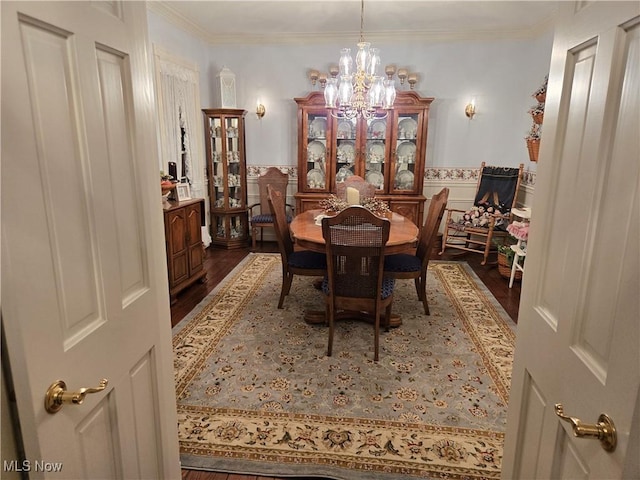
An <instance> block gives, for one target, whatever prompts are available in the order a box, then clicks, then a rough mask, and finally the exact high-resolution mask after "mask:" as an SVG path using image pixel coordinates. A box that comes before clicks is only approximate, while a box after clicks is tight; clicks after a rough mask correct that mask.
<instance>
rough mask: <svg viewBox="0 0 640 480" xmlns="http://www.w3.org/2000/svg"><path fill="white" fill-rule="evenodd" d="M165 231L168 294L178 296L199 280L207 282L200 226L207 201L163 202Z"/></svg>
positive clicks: (172, 296) (203, 222)
mask: <svg viewBox="0 0 640 480" xmlns="http://www.w3.org/2000/svg"><path fill="white" fill-rule="evenodd" d="M163 210H164V233H165V242H166V247H167V270H168V276H169V295H170V296H171V303H172V304H173V303H175V301H176V295H178V293H180V292H181V291H182V290H183V289H185V288H187V287H188V286H189V285H191V284H192V283H194V282H195V281H197V280H200V281H204V277H205V276H206V275H207V272H206V270H205V269H204V245H203V244H202V230H201V226H202V225H204V224H205V221H204V200H203V199H202V198H196V199H193V200H186V201H182V202H177V201H167V202H163Z"/></svg>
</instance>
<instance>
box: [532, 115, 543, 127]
mask: <svg viewBox="0 0 640 480" xmlns="http://www.w3.org/2000/svg"><path fill="white" fill-rule="evenodd" d="M531 116H532V117H533V123H537V124H538V125H542V119H543V118H544V112H543V113H535V114H531Z"/></svg>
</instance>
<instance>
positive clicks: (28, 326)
mask: <svg viewBox="0 0 640 480" xmlns="http://www.w3.org/2000/svg"><path fill="white" fill-rule="evenodd" d="M155 132H156V129H155V105H154V94H153V81H152V70H151V68H150V52H149V46H148V39H147V23H146V10H145V4H144V2H117V1H112V2H88V1H87V2H84V1H83V2H2V321H3V326H4V331H5V334H6V343H7V347H8V357H9V361H10V367H11V372H12V376H13V381H14V386H15V391H16V399H17V406H18V414H19V421H20V427H21V430H22V435H23V440H24V447H25V452H26V460H27V463H24V464H22V463H21V464H10V467H9V468H12V469H23V470H25V469H26V470H29V471H30V475H31V478H41V477H47V476H56V478H78V479H79V478H85V479H89V478H100V479H106V478H127V479H130V478H144V479H150V478H154V479H155V478H179V476H180V467H179V458H178V443H177V429H176V425H177V417H176V407H175V393H174V383H173V368H172V364H173V362H172V352H171V321H170V313H169V299H168V288H167V276H166V260H165V252H164V235H163V231H164V229H163V224H162V222H163V220H162V218H163V217H162V209H161V198H160V188H159V185H158V173H159V172H158V167H157V165H158V163H157V143H156V133H155ZM103 378H105V379H107V380H108V384H107V386H106V388H104V389H103V390H101V391H98V392H96V393H91V394H87V395H86V397H85V398H84V401H83V402H82V403H81V404H79V405H72V404H64V405H63V406H62V408H61V409H60V410H59V411H58V412H57V413H48V412H47V411H45V401H44V400H45V392H47V389H48V388H49V386H50V385H51V384H52V383H53V382H55V381H56V380H63V381H64V382H65V383H66V386H67V388H68V390H69V391H74V390H79V389H80V388H82V387H97V386H98V385H99V382H100V380H101V379H103ZM56 469H61V473H58V474H57V475H56V474H54V473H48V472H47V470H56Z"/></svg>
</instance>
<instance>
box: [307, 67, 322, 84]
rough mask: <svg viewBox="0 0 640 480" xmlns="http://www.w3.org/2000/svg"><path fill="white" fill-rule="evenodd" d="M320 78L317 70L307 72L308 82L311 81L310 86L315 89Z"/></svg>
mask: <svg viewBox="0 0 640 480" xmlns="http://www.w3.org/2000/svg"><path fill="white" fill-rule="evenodd" d="M319 77H320V72H318V70H315V69H314V70H310V71H309V80H311V86H313V87H315V86H316V82H317V81H318V78H319Z"/></svg>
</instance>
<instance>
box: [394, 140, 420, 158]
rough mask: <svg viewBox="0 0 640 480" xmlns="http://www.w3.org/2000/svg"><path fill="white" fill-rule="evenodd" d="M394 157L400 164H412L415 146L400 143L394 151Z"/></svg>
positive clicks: (413, 144) (408, 143) (409, 143)
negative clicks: (396, 157) (395, 156)
mask: <svg viewBox="0 0 640 480" xmlns="http://www.w3.org/2000/svg"><path fill="white" fill-rule="evenodd" d="M396 155H397V156H398V161H399V162H400V163H414V162H415V161H416V144H415V143H413V142H400V145H398V148H397V149H396Z"/></svg>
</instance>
